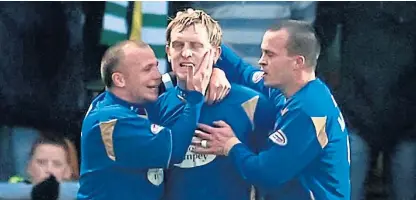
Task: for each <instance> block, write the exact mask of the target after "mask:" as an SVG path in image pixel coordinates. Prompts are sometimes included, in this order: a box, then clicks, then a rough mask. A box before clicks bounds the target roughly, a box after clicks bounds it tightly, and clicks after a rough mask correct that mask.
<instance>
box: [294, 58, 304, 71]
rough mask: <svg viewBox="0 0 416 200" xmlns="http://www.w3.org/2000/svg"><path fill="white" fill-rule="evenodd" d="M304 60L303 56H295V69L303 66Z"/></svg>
mask: <svg viewBox="0 0 416 200" xmlns="http://www.w3.org/2000/svg"><path fill="white" fill-rule="evenodd" d="M305 62H306V59H305V56H296V58H295V68H296V69H300V68H302V67H303V66H305V64H306V63H305Z"/></svg>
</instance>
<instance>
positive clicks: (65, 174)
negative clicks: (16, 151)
mask: <svg viewBox="0 0 416 200" xmlns="http://www.w3.org/2000/svg"><path fill="white" fill-rule="evenodd" d="M28 172H29V174H30V176H31V177H32V182H33V184H38V183H40V182H42V181H43V180H45V179H47V178H48V177H49V176H50V175H54V176H55V177H56V180H58V181H62V180H64V179H69V178H70V176H71V169H70V167H69V164H68V160H67V153H66V152H65V149H64V148H63V147H61V146H58V145H53V144H40V145H38V146H37V147H36V149H35V151H34V153H33V156H32V158H31V160H30V162H29V166H28Z"/></svg>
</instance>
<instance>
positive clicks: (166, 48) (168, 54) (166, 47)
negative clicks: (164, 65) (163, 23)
mask: <svg viewBox="0 0 416 200" xmlns="http://www.w3.org/2000/svg"><path fill="white" fill-rule="evenodd" d="M169 50H170V47H169V44H167V45H166V46H165V51H166V55H167V56H168V62H169V63H170V59H171V56H170V52H169Z"/></svg>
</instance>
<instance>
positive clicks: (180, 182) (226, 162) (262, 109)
mask: <svg viewBox="0 0 416 200" xmlns="http://www.w3.org/2000/svg"><path fill="white" fill-rule="evenodd" d="M161 98H165V99H164V102H167V103H165V104H164V105H159V106H158V107H160V108H161V114H160V116H159V118H160V119H161V122H160V123H161V124H162V125H163V126H166V127H169V126H170V125H171V124H173V123H175V121H176V120H177V119H178V113H181V112H182V109H183V108H184V103H183V101H182V100H181V99H182V98H183V92H182V90H181V89H180V88H179V87H176V88H172V89H170V90H168V91H167V92H166V93H165V94H163V95H162V96H161ZM275 114H276V112H275V111H274V108H273V104H272V103H271V102H269V101H268V100H267V98H266V97H265V96H264V95H262V94H260V93H259V92H256V91H254V90H252V89H249V88H246V87H243V86H241V85H232V87H231V91H230V93H229V94H228V95H227V97H226V98H224V99H223V100H222V101H221V102H219V103H217V104H214V105H207V104H204V105H203V107H202V110H201V117H200V120H199V122H200V123H204V124H208V125H211V126H212V125H213V122H214V121H218V120H223V121H225V122H226V123H227V124H229V125H230V126H231V127H232V128H233V130H234V132H235V134H236V136H237V137H238V138H239V139H240V140H241V141H242V142H244V143H245V144H247V147H248V148H249V149H250V150H251V151H253V152H257V151H258V148H259V147H262V146H265V145H266V142H267V137H268V133H269V132H270V131H271V130H272V129H273V125H274V116H275ZM193 148H194V146H193V145H190V146H189V150H188V152H187V154H186V156H185V159H184V160H183V161H182V162H181V163H179V164H175V165H173V166H172V167H171V168H169V169H168V170H167V171H166V174H165V175H166V176H165V178H166V189H165V195H164V197H163V199H165V200H195V199H200V200H212V199H215V200H230V199H239V200H249V199H250V194H251V192H252V191H251V190H252V186H251V184H249V183H248V182H246V181H244V180H243V178H242V177H241V176H240V175H239V174H238V171H237V169H236V168H235V167H234V166H233V165H232V163H231V160H230V159H229V158H227V157H224V156H215V155H204V154H196V153H193V152H191V150H192V149H193Z"/></svg>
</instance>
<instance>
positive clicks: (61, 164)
mask: <svg viewBox="0 0 416 200" xmlns="http://www.w3.org/2000/svg"><path fill="white" fill-rule="evenodd" d="M53 165H54V166H55V167H62V166H63V163H62V162H60V161H56V160H55V161H53Z"/></svg>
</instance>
